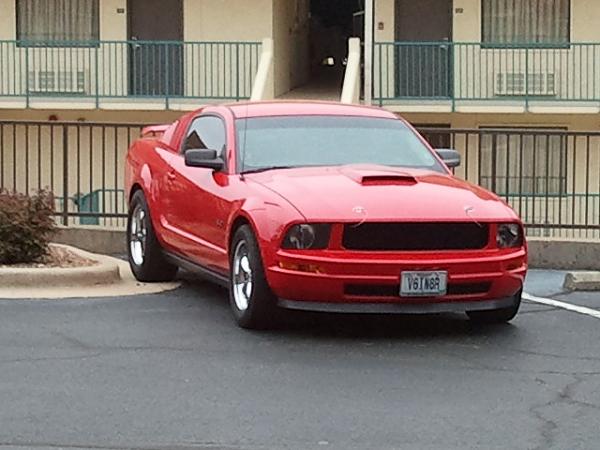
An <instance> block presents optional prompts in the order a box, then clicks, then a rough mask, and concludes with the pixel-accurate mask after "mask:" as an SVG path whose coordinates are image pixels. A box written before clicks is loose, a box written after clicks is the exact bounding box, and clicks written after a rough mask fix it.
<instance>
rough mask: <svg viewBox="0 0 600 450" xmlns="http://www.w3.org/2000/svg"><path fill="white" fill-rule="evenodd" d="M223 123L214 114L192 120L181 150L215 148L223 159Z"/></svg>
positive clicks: (224, 144)
mask: <svg viewBox="0 0 600 450" xmlns="http://www.w3.org/2000/svg"><path fill="white" fill-rule="evenodd" d="M226 140H227V139H226V135H225V124H224V123H223V120H222V119H220V118H218V117H215V116H204V117H198V118H196V119H194V120H193V121H192V124H191V125H190V128H189V130H188V132H187V135H186V137H185V140H184V142H183V149H182V151H184V152H185V151H186V150H189V149H208V150H216V151H217V155H218V156H219V157H221V158H223V159H225V155H224V152H225V148H226Z"/></svg>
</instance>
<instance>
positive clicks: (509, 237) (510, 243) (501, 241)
mask: <svg viewBox="0 0 600 450" xmlns="http://www.w3.org/2000/svg"><path fill="white" fill-rule="evenodd" d="M496 243H497V244H498V247H499V248H514V247H521V246H522V245H523V233H522V231H521V226H520V225H518V224H516V223H501V224H500V225H498V233H497V235H496Z"/></svg>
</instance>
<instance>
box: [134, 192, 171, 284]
mask: <svg viewBox="0 0 600 450" xmlns="http://www.w3.org/2000/svg"><path fill="white" fill-rule="evenodd" d="M138 211H143V218H140V219H138V220H137V221H136V220H135V219H134V213H135V214H137V213H138ZM136 217H137V216H136ZM134 222H135V224H134ZM140 223H143V226H144V228H143V229H144V230H145V234H144V233H142V234H143V235H144V236H145V241H144V242H145V244H144V245H143V250H142V252H141V253H142V257H141V260H140V258H139V254H137V251H136V250H133V249H132V247H133V245H132V241H134V240H135V241H136V242H140V239H142V237H141V236H140V234H139V233H135V236H134V232H133V231H135V230H132V228H133V227H138V224H140ZM134 254H135V255H134ZM127 256H128V259H129V267H131V271H132V272H133V275H134V276H135V278H136V279H137V280H138V281H143V282H160V281H172V280H173V279H174V278H175V275H176V274H177V266H174V265H173V264H171V263H169V262H168V261H167V260H166V258H165V256H164V254H163V252H162V249H161V246H160V243H159V242H158V239H157V238H156V234H155V233H154V227H153V226H152V220H151V219H150V209H149V208H148V203H147V202H146V198H145V197H144V193H143V192H142V191H141V190H138V191H136V192H135V193H134V194H133V197H132V198H131V202H130V203H129V217H128V219H127Z"/></svg>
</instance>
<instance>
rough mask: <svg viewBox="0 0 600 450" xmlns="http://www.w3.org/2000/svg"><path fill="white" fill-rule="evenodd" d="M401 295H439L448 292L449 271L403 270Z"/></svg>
mask: <svg viewBox="0 0 600 450" xmlns="http://www.w3.org/2000/svg"><path fill="white" fill-rule="evenodd" d="M400 278H401V280H400V296H401V297H437V296H440V295H445V294H446V287H447V284H448V283H447V281H448V272H442V271H437V272H402V275H401V277H400Z"/></svg>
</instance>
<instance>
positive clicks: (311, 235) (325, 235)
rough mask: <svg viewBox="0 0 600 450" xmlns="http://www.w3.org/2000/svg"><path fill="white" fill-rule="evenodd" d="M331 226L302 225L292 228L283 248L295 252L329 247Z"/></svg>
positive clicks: (286, 236) (284, 240)
mask: <svg viewBox="0 0 600 450" xmlns="http://www.w3.org/2000/svg"><path fill="white" fill-rule="evenodd" d="M330 232H331V225H328V224H308V223H302V224H299V225H294V226H292V227H291V228H290V229H289V230H288V232H287V234H286V235H285V238H284V239H283V244H282V247H283V248H286V249H294V250H312V249H324V248H327V246H328V245H329V234H330Z"/></svg>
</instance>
